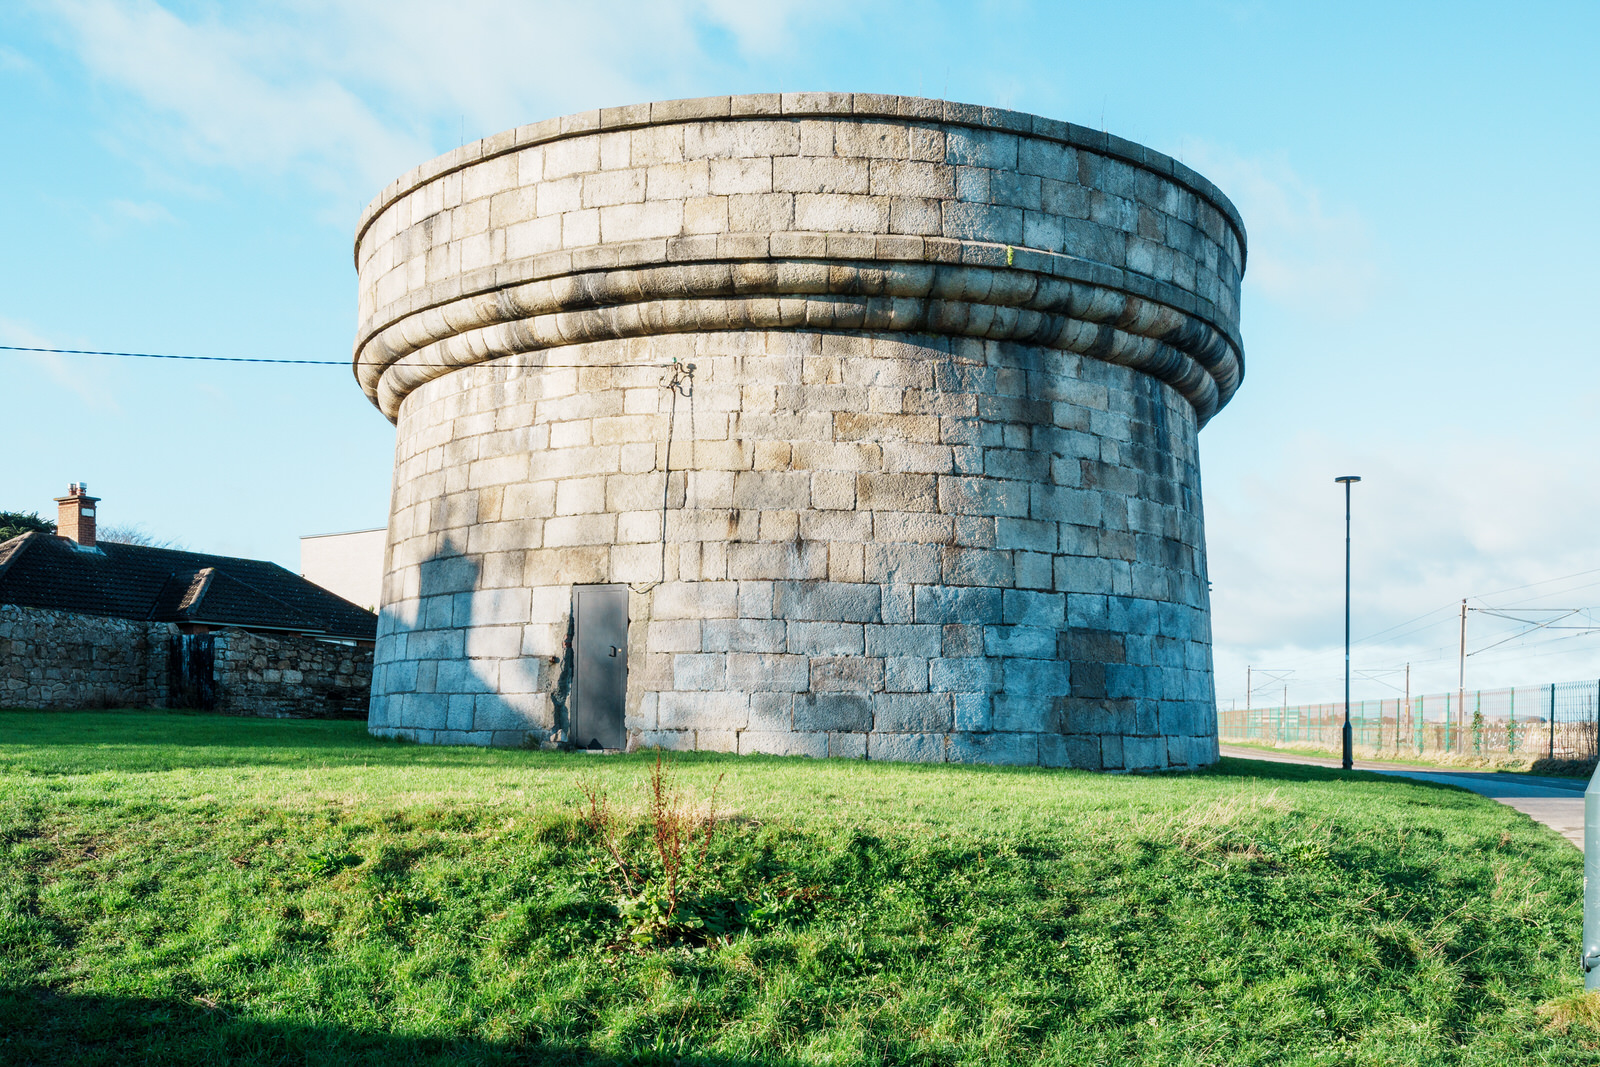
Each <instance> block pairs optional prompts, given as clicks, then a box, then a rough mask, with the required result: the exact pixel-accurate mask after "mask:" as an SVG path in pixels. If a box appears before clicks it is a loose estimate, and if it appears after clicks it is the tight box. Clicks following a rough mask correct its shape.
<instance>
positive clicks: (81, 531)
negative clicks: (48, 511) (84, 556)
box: [56, 482, 100, 547]
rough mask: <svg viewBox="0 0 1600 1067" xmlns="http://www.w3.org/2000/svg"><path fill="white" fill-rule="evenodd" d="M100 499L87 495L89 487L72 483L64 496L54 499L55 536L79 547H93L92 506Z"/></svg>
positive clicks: (84, 484)
mask: <svg viewBox="0 0 1600 1067" xmlns="http://www.w3.org/2000/svg"><path fill="white" fill-rule="evenodd" d="M98 503H100V498H99V497H97V496H90V495H89V486H88V485H87V484H86V483H84V482H73V483H72V484H71V485H70V486H68V487H67V495H66V496H58V497H56V505H57V508H58V510H57V512H56V536H57V537H67V538H71V539H72V540H74V541H76V542H78V544H80V545H85V546H88V547H93V545H94V506H95V505H96V504H98Z"/></svg>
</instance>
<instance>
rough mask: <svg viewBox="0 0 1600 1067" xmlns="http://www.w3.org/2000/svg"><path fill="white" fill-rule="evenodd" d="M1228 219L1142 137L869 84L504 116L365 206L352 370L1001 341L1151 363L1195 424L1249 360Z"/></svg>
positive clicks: (1144, 367)
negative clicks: (720, 343) (779, 341)
mask: <svg viewBox="0 0 1600 1067" xmlns="http://www.w3.org/2000/svg"><path fill="white" fill-rule="evenodd" d="M1244 259H1245V234H1244V227H1243V223H1242V221H1241V220H1240V218H1239V214H1238V211H1237V210H1236V209H1235V208H1234V207H1233V205H1232V203H1230V202H1229V201H1228V199H1227V198H1226V197H1225V196H1223V195H1222V194H1221V193H1220V192H1219V191H1218V190H1217V189H1216V187H1215V186H1214V185H1212V184H1211V183H1210V182H1209V181H1207V180H1206V179H1205V178H1204V177H1202V176H1201V175H1199V174H1196V173H1195V172H1194V171H1192V170H1190V169H1189V168H1187V167H1185V166H1184V165H1183V164H1181V163H1178V162H1177V161H1175V160H1173V159H1171V158H1169V157H1167V156H1164V155H1162V154H1160V153H1158V152H1153V151H1151V150H1149V149H1147V148H1144V147H1143V146H1141V145H1137V144H1134V143H1132V142H1130V141H1124V140H1122V139H1121V138H1117V137H1113V136H1110V135H1108V134H1105V133H1103V132H1099V131H1094V130H1088V129H1085V128H1083V127H1080V126H1074V125H1072V124H1071V123H1065V122H1058V121H1056V120H1052V119H1045V118H1041V117H1038V116H1032V115H1026V114H1022V113H1019V112H1012V111H1005V110H1001V109H995V108H982V107H973V106H969V105H962V104H954V103H950V102H946V101H937V100H924V99H919V98H913V97H898V96H879V95H872V94H840V93H792V94H770V95H757V96H734V97H711V98H704V99H699V100H680V101H667V102H662V103H651V104H641V105H635V106H632V107H624V108H613V109H604V110H598V111H593V112H586V113H583V114H579V115H570V116H566V117H564V118H560V119H552V120H549V121H546V122H542V123H535V124H533V125H530V126H524V127H520V128H518V129H515V130H509V131H506V132H505V133H502V134H498V135H496V136H494V137H490V138H486V139H484V140H482V141H479V142H476V143H475V144H473V145H468V146H464V147H463V148H461V149H458V150H456V151H455V152H451V153H447V154H446V155H444V156H441V157H439V158H438V159H435V160H432V161H430V162H428V163H424V164H422V165H421V166H419V167H417V168H414V169H413V170H412V171H410V172H408V173H407V174H406V175H403V176H402V177H401V178H399V179H398V180H397V181H395V182H394V183H392V184H391V185H390V186H389V188H388V189H386V190H385V191H384V193H383V194H382V195H380V196H379V197H378V198H376V199H375V200H374V201H373V202H372V204H370V205H369V206H368V208H367V209H366V211H365V212H364V213H363V215H362V218H361V221H360V224H359V227H358V231H357V236H356V264H357V271H358V274H359V276H360V278H359V282H360V293H361V303H360V307H361V311H360V315H361V321H360V323H359V326H358V330H357V335H356V344H355V351H354V354H353V369H354V371H355V374H356V377H357V379H358V381H359V383H360V385H361V387H362V389H363V390H364V391H365V392H366V394H367V396H368V397H369V398H370V399H371V400H372V401H373V403H374V404H376V405H377V406H378V408H379V409H380V410H381V411H382V412H383V413H384V414H385V415H386V416H387V417H389V418H390V419H391V420H394V419H397V418H398V417H399V412H400V407H401V404H402V403H403V401H404V400H405V398H406V396H407V395H409V394H410V393H411V392H412V391H413V390H415V389H416V388H418V387H419V386H421V385H423V384H425V383H427V382H429V381H432V380H434V379H437V378H439V377H441V376H443V375H445V374H448V373H449V372H450V371H452V370H454V369H457V368H461V367H467V366H471V365H474V364H477V363H482V362H486V361H490V360H495V359H500V358H504V357H508V356H518V355H524V354H529V353H538V352H540V351H542V350H545V349H549V348H553V347H557V346H563V345H572V344H581V343H591V342H596V341H607V340H622V339H629V338H638V337H647V336H649V335H652V334H676V333H704V332H712V333H714V332H717V331H741V330H752V329H756V330H771V329H782V330H834V331H861V332H869V333H891V334H892V333H901V334H917V335H921V336H932V337H949V338H977V339H983V340H1000V341H1010V342H1016V343H1020V344H1027V345H1033V346H1038V347H1043V348H1047V349H1057V350H1061V351H1066V352H1073V353H1078V354H1081V355H1083V356H1085V357H1088V358H1093V359H1098V360H1101V361H1104V362H1107V363H1114V364H1119V365H1122V366H1127V367H1131V368H1134V369H1137V370H1139V371H1141V372H1143V373H1145V374H1147V375H1149V376H1151V377H1154V378H1156V379H1158V380H1160V381H1163V382H1166V383H1167V384H1169V385H1171V386H1172V387H1173V388H1175V389H1176V390H1177V391H1178V392H1179V393H1180V394H1181V395H1182V396H1184V397H1185V398H1186V399H1187V400H1188V401H1189V402H1190V404H1191V405H1192V406H1193V408H1194V410H1195V412H1196V414H1197V417H1198V421H1199V422H1200V423H1204V422H1205V421H1206V420H1208V419H1209V418H1210V417H1211V416H1213V415H1214V414H1215V413H1216V412H1217V411H1218V410H1220V409H1221V407H1222V406H1223V405H1225V404H1226V403H1227V402H1228V400H1229V399H1230V398H1231V397H1232V395H1233V394H1234V392H1235V391H1236V390H1237V389H1238V387H1239V384H1240V382H1241V380H1242V378H1243V374H1244V356H1243V346H1242V344H1241V342H1240V338H1239V334H1238V329H1237V322H1238V294H1239V282H1240V278H1241V276H1242V271H1243V269H1244Z"/></svg>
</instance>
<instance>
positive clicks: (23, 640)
mask: <svg viewBox="0 0 1600 1067" xmlns="http://www.w3.org/2000/svg"><path fill="white" fill-rule="evenodd" d="M177 634H178V628H177V627H176V626H174V625H173V624H171V623H165V622H140V621H137V620H133V619H119V618H112V617H109V616H103V615H80V614H77V613H74V612H66V611H48V610H44V609H41V608H26V607H19V606H17V605H15V604H0V707H19V708H45V709H74V708H110V707H157V708H159V707H168V706H171V699H172V695H171V691H170V688H169V680H168V679H169V675H168V655H169V649H170V642H171V639H172V638H173V637H174V636H176V635H177ZM214 636H215V639H216V645H215V659H214V666H213V677H214V679H215V681H216V683H217V705H216V707H215V708H214V709H212V710H215V711H218V712H222V713H226V714H233V715H265V716H272V717H296V718H364V717H365V716H366V712H367V701H368V694H369V691H370V689H371V684H372V650H371V649H370V648H355V647H351V646H348V645H341V644H332V643H329V642H327V641H319V640H317V639H315V638H312V637H305V636H301V635H298V634H256V633H250V632H248V631H245V630H220V631H216V632H215V635H214Z"/></svg>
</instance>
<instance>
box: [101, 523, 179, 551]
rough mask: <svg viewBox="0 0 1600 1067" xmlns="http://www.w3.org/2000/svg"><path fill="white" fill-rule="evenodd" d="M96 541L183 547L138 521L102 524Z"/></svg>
mask: <svg viewBox="0 0 1600 1067" xmlns="http://www.w3.org/2000/svg"><path fill="white" fill-rule="evenodd" d="M95 540H97V541H112V542H115V543H116V544H119V545H144V546H145V547H147V548H176V549H180V550H181V549H183V547H184V546H183V545H182V544H181V543H180V542H178V541H174V540H172V539H170V538H166V537H157V536H156V535H155V534H153V533H151V532H150V531H149V530H146V529H145V528H144V527H143V526H142V525H140V524H139V523H131V524H127V525H121V524H119V525H116V526H102V527H100V530H99V532H98V533H96V534H95Z"/></svg>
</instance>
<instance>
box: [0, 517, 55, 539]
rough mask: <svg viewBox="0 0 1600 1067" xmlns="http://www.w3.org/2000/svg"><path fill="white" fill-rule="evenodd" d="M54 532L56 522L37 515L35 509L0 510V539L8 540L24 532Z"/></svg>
mask: <svg viewBox="0 0 1600 1067" xmlns="http://www.w3.org/2000/svg"><path fill="white" fill-rule="evenodd" d="M55 532H56V524H55V523H53V522H51V521H50V520H49V519H42V518H40V517H39V513H38V512H37V511H0V541H9V540H11V539H12V538H13V537H21V536H22V535H23V534H25V533H47V534H53V533H55Z"/></svg>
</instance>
